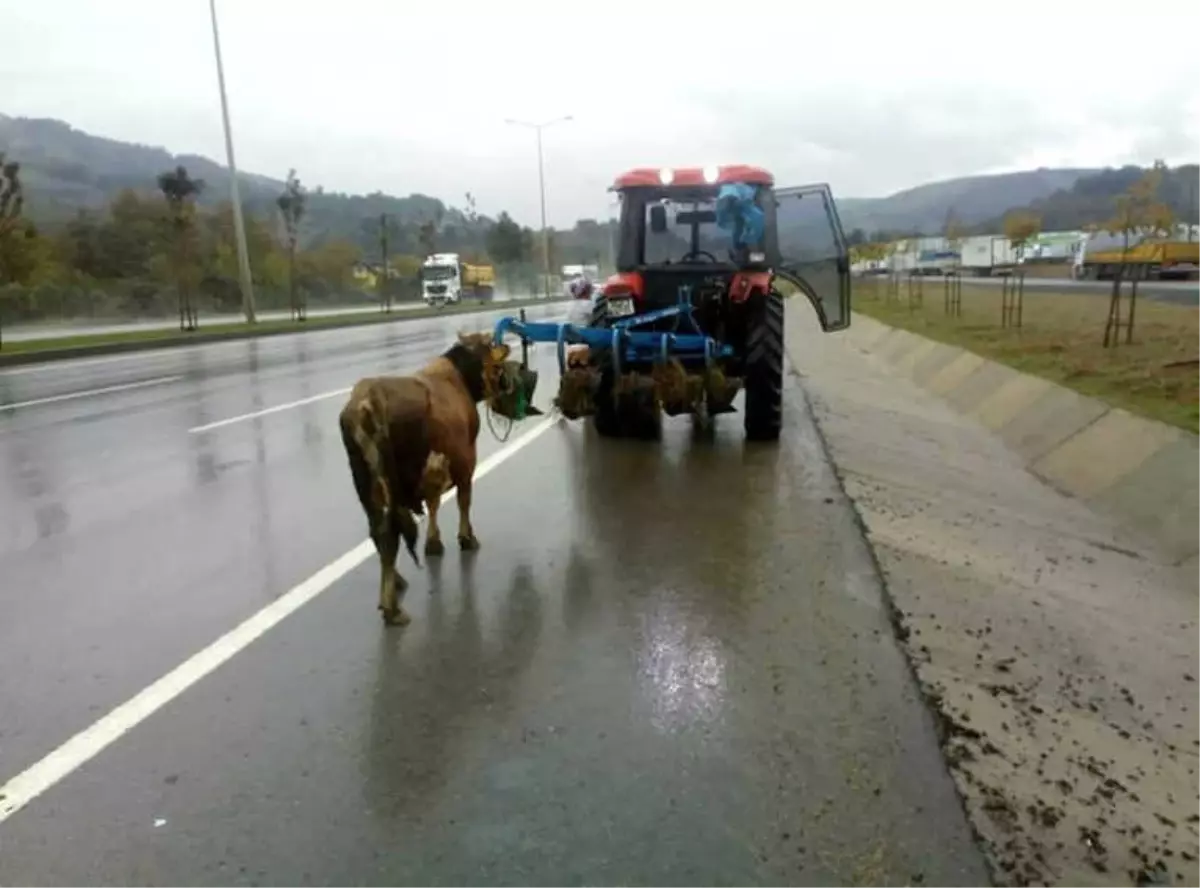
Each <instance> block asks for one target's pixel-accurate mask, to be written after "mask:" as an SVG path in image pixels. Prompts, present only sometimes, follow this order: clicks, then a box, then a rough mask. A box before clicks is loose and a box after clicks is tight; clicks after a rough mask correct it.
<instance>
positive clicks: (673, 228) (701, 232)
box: [643, 193, 761, 265]
mask: <svg viewBox="0 0 1200 888" xmlns="http://www.w3.org/2000/svg"><path fill="white" fill-rule="evenodd" d="M643 212H644V215H645V218H644V219H643V224H644V226H645V228H644V230H645V232H646V241H645V249H644V253H643V261H644V262H645V263H646V264H647V265H673V264H679V263H685V264H692V263H701V264H703V263H726V262H734V263H739V260H738V255H737V254H738V250H737V249H736V247H737V245H736V244H735V242H734V230H733V229H730V228H729V227H728V226H727V225H722V224H718V219H719V218H720V214H721V207H719V206H718V202H717V195H716V193H711V194H694V195H693V194H679V195H675V194H668V195H667V196H664V197H661V198H659V199H657V200H651V201H648V202H647V203H646V205H645V207H644V210H643ZM656 215H657V216H658V220H659V222H658V224H657V225H656V224H655V218H654V217H655V216H656ZM664 221H665V225H664V224H663V223H664ZM758 239H759V240H761V236H760V237H759V238H758ZM745 246H748V247H750V248H751V249H753V248H755V247H757V246H759V244H758V243H749V244H746V245H745ZM739 264H740V263H739Z"/></svg>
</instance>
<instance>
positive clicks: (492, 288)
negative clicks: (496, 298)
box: [462, 262, 496, 299]
mask: <svg viewBox="0 0 1200 888" xmlns="http://www.w3.org/2000/svg"><path fill="white" fill-rule="evenodd" d="M462 285H463V292H464V293H472V294H474V296H475V298H477V299H491V298H492V296H493V295H494V294H495V292H496V269H495V267H494V266H491V265H471V264H470V263H468V262H464V263H463V264H462Z"/></svg>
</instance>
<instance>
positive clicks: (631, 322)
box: [494, 306, 733, 374]
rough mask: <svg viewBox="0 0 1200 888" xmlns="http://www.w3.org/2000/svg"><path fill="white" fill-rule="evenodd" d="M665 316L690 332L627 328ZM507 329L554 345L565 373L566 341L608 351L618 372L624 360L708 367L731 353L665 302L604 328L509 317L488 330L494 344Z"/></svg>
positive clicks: (524, 339)
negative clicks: (664, 305) (674, 360)
mask: <svg viewBox="0 0 1200 888" xmlns="http://www.w3.org/2000/svg"><path fill="white" fill-rule="evenodd" d="M670 317H679V318H680V320H681V321H683V322H684V323H686V324H687V326H689V327H691V328H692V329H693V330H694V331H695V332H694V333H661V332H642V331H637V330H634V329H633V328H634V327H637V326H641V325H644V324H652V323H654V322H655V321H660V320H663V319H664V318H670ZM680 326H684V324H683V323H681V324H680ZM507 333H512V334H514V335H515V336H517V337H518V338H520V339H521V341H522V342H525V343H529V342H553V343H555V344H556V345H557V351H558V369H559V372H560V373H565V372H566V369H567V346H568V345H586V346H588V347H589V348H591V349H594V350H603V349H610V350H611V352H612V356H613V364H614V367H613V370H614V371H615V372H616V373H618V374H619V373H620V372H621V367H622V366H623V365H626V364H645V363H654V362H659V361H662V362H665V361H667V360H668V359H670V358H677V359H679V361H680V362H681V363H683V364H684V365H685V366H686V365H688V364H696V363H704V364H705V365H710V364H712V363H713V362H714V361H716V360H719V359H721V358H727V357H730V356H732V354H733V349H732V348H731V347H730V346H728V345H718V344H717V342H716V340H714V339H712V338H711V337H708V336H705V335H704V334H702V333H701V332H700V330H699V328H698V327H697V326H696V323H695V321H694V320H693V318H692V315H691V310H690V307H689V306H671V307H670V308H663V309H659V310H658V311H653V312H647V313H646V314H643V315H635V316H633V317H629V318H622V319H621V320H618V321H616V322H614V323H613V325H612V327H611V328H610V329H604V328H599V327H580V326H577V325H575V324H557V323H550V322H545V321H532V322H531V321H523V320H521V319H519V318H514V317H512V316H511V315H510V316H508V317H503V318H501V319H500V320H499V321H497V322H496V328H495V334H494V336H495V341H496V343H497V344H499V343H500V342H502V341H503V340H504V336H505V334H507Z"/></svg>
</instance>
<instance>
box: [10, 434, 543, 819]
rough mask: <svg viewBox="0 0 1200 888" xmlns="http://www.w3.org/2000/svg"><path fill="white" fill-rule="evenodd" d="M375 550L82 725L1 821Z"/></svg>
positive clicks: (17, 789) (507, 451) (483, 470)
mask: <svg viewBox="0 0 1200 888" xmlns="http://www.w3.org/2000/svg"><path fill="white" fill-rule="evenodd" d="M558 421H559V417H557V416H553V417H545V418H544V419H541V420H539V422H538V424H537V425H535V426H534V427H533V428H531V429H530V430H529V431H528V432H526V433H525V434H524V435H522V436H521V437H519V438H517V439H516V440H515V441H513V442H511V443H510V444H507V445H505V446H504V447H502V448H501V449H500V450H497V451H496V452H495V453H493V454H492V455H491V456H489V457H488V458H487V459H485V460H483V461H482V462H480V463H479V465H477V466H476V467H475V480H479V479H480V478H482V477H484V476H485V475H487V474H489V473H491V472H494V471H495V470H496V469H497V468H499V467H500V466H501V465H503V464H504V463H505V462H507V461H508V460H509V459H511V458H512V457H513V456H515V455H516V454H517V453H518V452H520V451H521V450H523V449H524V448H526V447H528V446H529V445H530V444H532V443H533V442H534V441H535V440H537V439H538V438H539V437H541V435H542V434H544V433H545V432H546V431H548V430H549V429H550V427H551V426H552V425H554V424H555V423H557V422H558ZM452 496H454V491H452V490H451V491H447V492H446V493H445V494H444V495H443V496H442V502H443V503H446V502H448V501H449V499H450V498H451V497H452ZM374 553H375V546H374V544H373V543H372V542H371V541H370V540H369V539H367V540H363V541H362V542H361V543H359V544H358V545H357V546H355V547H354V548H353V549H351V550H350V551H349V552H346V553H345V554H344V555H342V556H340V557H339V558H336V559H335V560H333V561H331V562H330V563H329V564H327V565H325V566H324V567H323V568H321V569H320V570H319V571H317V572H316V573H315V574H313V575H312V576H311V577H309V578H308V579H307V580H304V581H303V582H302V583H300V584H299V585H297V586H293V587H292V588H291V589H290V590H288V591H287V592H286V593H284V595H282V596H281V597H280V598H277V599H275V601H273V602H271V603H270V604H268V605H267V606H266V607H264V608H263V609H262V610H260V611H259V612H258V613H256V614H254V615H253V616H252V617H249V618H248V619H246V620H245V621H244V622H243V623H241V624H240V625H238V626H236V627H235V628H233V629H231V630H230V631H229V632H227V633H225V634H224V635H222V636H221V637H220V638H218V639H217V640H216V641H214V642H213V643H212V644H210V645H209V646H208V647H206V648H204V650H202V651H200V652H198V653H196V654H193V655H192V656H191V657H189V658H188V659H187V660H185V661H184V662H182V663H180V664H179V665H178V666H176V667H175V668H174V669H172V670H171V671H170V672H168V673H167V674H166V675H164V676H163V677H162V678H160V679H159V680H158V681H156V682H154V684H152V685H150V686H149V687H148V688H146V689H145V690H143V691H142V692H141V693H139V694H137V695H135V696H134V697H131V698H130V699H129V700H126V701H125V702H124V703H122V704H121V705H120V706H118V707H117V708H116V709H114V710H112V711H111V712H109V713H108V715H106V716H104V717H103V718H101V719H100V720H99V721H98V722H96V723H95V724H93V725H92V726H91V727H88V728H85V729H84V730H82V731H80V732H79V733H78V734H76V735H75V736H74V737H72V738H71V739H70V740H68V741H66V742H65V743H63V744H62V746H60V747H58V749H55V750H54V751H53V752H51V753H50V754H49V755H47V756H46V757H45V758H43V759H42V760H41V761H39V762H36V763H35V764H33V765H30V766H29V767H28V768H26V769H25V770H24V771H22V772H21V773H20V774H18V775H17V776H16V777H13V778H12V779H11V780H9V781H8V782H7V783H5V784H4V785H3V786H0V823H3V822H4V821H5V820H7V819H8V818H9V817H11V816H12V815H13V814H15V813H17V812H18V811H20V810H21V809H22V808H24V807H25V806H26V805H28V804H29V803H30V802H32V801H33V800H34V799H36V798H37V797H38V796H40V795H41V794H42V793H44V792H46V791H47V790H48V789H50V788H51V787H53V786H54V785H55V784H56V783H58V782H59V781H60V780H62V779H63V778H64V777H66V776H67V775H68V774H70V773H71V772H72V771H74V770H75V769H76V768H78V767H80V766H81V765H83V764H85V763H86V762H88V761H90V760H91V759H93V758H95V757H96V756H97V755H99V754H100V753H101V752H103V751H104V750H105V749H106V748H107V747H108V746H110V745H111V744H113V743H115V742H116V741H117V740H119V739H120V738H121V737H122V736H124V735H125V734H126V733H128V732H129V731H130V730H132V729H133V728H135V727H137V725H139V724H141V723H142V722H143V721H145V720H146V719H147V718H149V717H150V716H151V715H153V714H154V713H155V712H157V711H158V710H159V709H162V707H164V706H166V705H167V704H168V703H170V702H171V701H172V700H174V699H175V698H176V697H178V696H179V695H180V694H182V693H183V692H184V691H186V690H187V689H188V688H190V687H191V686H192V685H194V684H196V682H198V681H200V680H201V679H202V678H204V677H205V676H207V675H209V674H210V673H212V672H214V671H215V670H217V669H218V668H220V667H221V665H222V664H224V663H225V662H227V661H228V660H230V659H232V658H233V657H234V655H236V654H238V653H239V652H241V651H243V650H245V649H246V648H247V647H249V646H250V645H251V644H252V643H253V642H254V641H256V640H257V639H258V638H261V637H262V636H263V635H265V634H266V633H267V632H268V631H270V630H271V629H272V628H274V627H275V626H277V625H278V624H279V623H280V622H282V621H283V620H284V619H285V618H286V617H288V616H290V615H291V614H294V613H295V612H296V611H298V610H299V609H300V608H302V607H304V605H306V604H308V602H310V601H312V600H313V599H314V598H316V597H317V596H318V595H320V594H321V593H322V592H324V591H325V590H326V589H328V588H329V587H330V586H332V585H333V584H334V583H336V582H337V581H338V580H340V579H341V578H342V577H344V576H346V574H348V573H350V571H352V570H354V568H356V567H358V566H359V565H360V564H362V563H363V562H364V561H366V560H367V559H368V558H370V557H371V556H372V555H373V554H374Z"/></svg>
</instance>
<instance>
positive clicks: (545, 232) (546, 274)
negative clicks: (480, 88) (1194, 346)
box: [505, 114, 575, 299]
mask: <svg viewBox="0 0 1200 888" xmlns="http://www.w3.org/2000/svg"><path fill="white" fill-rule="evenodd" d="M574 119H575V118H574V117H572V116H571V115H570V114H568V115H566V116H565V117H556V118H555V119H554V120H547V121H545V122H543V123H531V122H530V121H527V120H512V119H509V120H506V121H505V123H511V124H513V125H514V126H524V127H528V128H529V129H532V130H533V131H534V132H536V133H537V156H538V192H539V195H540V197H541V202H542V289H543V291H544V295H545V297H546V298H547V299H549V298H550V230H549V229H548V228H547V227H546V174H545V170H544V168H543V166H542V130H544V129H546V127H549V126H554V124H556V123H566V122H567V121H568V120H574Z"/></svg>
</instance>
